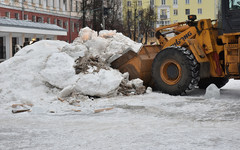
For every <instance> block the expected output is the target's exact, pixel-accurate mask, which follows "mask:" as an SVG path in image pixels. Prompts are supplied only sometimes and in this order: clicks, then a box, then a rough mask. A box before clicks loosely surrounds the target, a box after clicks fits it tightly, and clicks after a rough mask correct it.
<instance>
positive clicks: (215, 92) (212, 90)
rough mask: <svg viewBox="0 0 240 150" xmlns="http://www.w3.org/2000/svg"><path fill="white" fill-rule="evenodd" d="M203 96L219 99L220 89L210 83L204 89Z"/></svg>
mask: <svg viewBox="0 0 240 150" xmlns="http://www.w3.org/2000/svg"><path fill="white" fill-rule="evenodd" d="M204 98H207V99H210V98H215V99H219V98H220V89H219V88H218V87H217V86H216V85H215V84H210V85H209V86H208V87H207V89H206V93H205V95H204Z"/></svg>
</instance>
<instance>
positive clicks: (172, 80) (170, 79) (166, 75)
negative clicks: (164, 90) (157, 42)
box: [160, 60, 182, 85]
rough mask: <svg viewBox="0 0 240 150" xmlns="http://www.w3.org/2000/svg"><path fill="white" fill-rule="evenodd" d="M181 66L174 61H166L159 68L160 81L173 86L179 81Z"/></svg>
mask: <svg viewBox="0 0 240 150" xmlns="http://www.w3.org/2000/svg"><path fill="white" fill-rule="evenodd" d="M181 71H182V69H181V66H180V65H179V63H178V62H176V61H175V60H166V61H165V62H164V63H163V64H162V65H161V67H160V75H161V78H162V80H163V81H164V82H165V83H167V84H168V85H174V84H176V83H178V81H179V80H180V79H181V76H182V75H181Z"/></svg>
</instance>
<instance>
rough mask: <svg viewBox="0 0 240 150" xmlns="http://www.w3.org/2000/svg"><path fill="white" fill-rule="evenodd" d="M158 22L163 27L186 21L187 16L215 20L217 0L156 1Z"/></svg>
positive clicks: (157, 24)
mask: <svg viewBox="0 0 240 150" xmlns="http://www.w3.org/2000/svg"><path fill="white" fill-rule="evenodd" d="M156 2H157V3H156V6H157V14H158V21H157V23H156V26H157V27H158V26H163V25H168V24H172V23H175V22H182V21H186V20H187V16H188V15H192V14H194V15H197V19H198V20H199V19H207V18H210V19H217V13H218V0H158V1H156Z"/></svg>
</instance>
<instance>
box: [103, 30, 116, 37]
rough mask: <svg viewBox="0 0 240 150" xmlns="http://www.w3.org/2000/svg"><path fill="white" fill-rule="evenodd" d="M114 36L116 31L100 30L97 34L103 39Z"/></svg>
mask: <svg viewBox="0 0 240 150" xmlns="http://www.w3.org/2000/svg"><path fill="white" fill-rule="evenodd" d="M114 35H116V30H102V31H100V32H99V36H100V37H103V38H110V37H113V36H114Z"/></svg>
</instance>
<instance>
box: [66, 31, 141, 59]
mask: <svg viewBox="0 0 240 150" xmlns="http://www.w3.org/2000/svg"><path fill="white" fill-rule="evenodd" d="M141 46H142V44H141V43H136V42H134V41H132V40H131V39H130V38H128V37H126V36H124V35H123V34H122V33H117V32H116V31H115V30H110V31H109V30H102V31H100V33H99V36H97V32H95V31H93V30H91V29H90V28H88V27H86V28H83V29H82V30H81V31H80V32H79V37H78V38H76V39H75V40H74V41H73V43H72V44H70V45H66V46H65V47H64V48H63V50H62V51H63V52H66V53H67V54H69V55H70V56H72V57H73V58H75V59H77V58H78V57H79V56H80V57H83V56H85V57H86V56H89V55H91V56H92V57H97V56H98V57H101V59H102V60H103V61H105V62H109V63H110V61H109V60H111V59H110V58H111V57H114V56H116V55H119V56H121V55H122V54H123V53H124V52H126V51H127V50H133V51H134V52H136V53H137V52H138V51H139V50H140V48H141Z"/></svg>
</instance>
